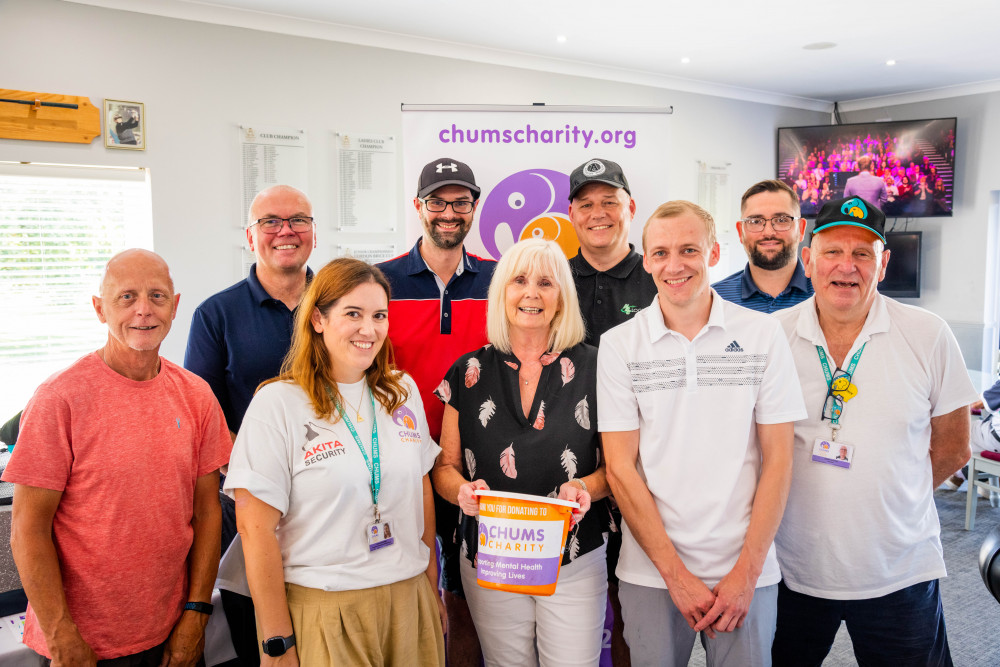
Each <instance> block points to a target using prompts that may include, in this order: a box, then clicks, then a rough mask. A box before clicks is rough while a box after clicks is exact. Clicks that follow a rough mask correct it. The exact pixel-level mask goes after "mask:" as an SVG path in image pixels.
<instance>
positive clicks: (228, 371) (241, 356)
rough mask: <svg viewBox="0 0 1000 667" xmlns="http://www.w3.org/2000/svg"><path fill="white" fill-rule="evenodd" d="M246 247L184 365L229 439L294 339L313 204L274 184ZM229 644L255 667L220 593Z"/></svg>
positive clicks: (254, 207) (228, 512)
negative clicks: (242, 262) (248, 257)
mask: <svg viewBox="0 0 1000 667" xmlns="http://www.w3.org/2000/svg"><path fill="white" fill-rule="evenodd" d="M246 236H247V243H248V244H249V245H250V250H252V251H253V253H254V255H255V256H256V257H257V261H256V263H254V265H253V266H251V267H250V275H248V276H247V277H246V278H245V279H244V280H241V281H239V282H238V283H236V284H235V285H233V286H231V287H228V288H226V289H224V290H222V291H221V292H219V293H218V294H215V295H214V296H210V297H209V298H208V299H206V300H205V301H204V302H203V303H202V304H201V305H200V306H198V308H197V309H196V310H195V311H194V316H193V317H192V318H191V330H190V333H189V334H188V341H187V351H186V352H185V354H184V367H185V368H186V369H188V370H189V371H191V372H193V373H195V374H197V375H199V376H201V377H202V378H203V379H204V380H205V381H206V382H208V384H209V386H210V387H211V388H212V392H213V393H214V394H215V397H216V398H218V399H219V403H220V404H221V405H222V412H223V413H224V414H225V416H226V422H227V423H228V425H229V434H230V436H232V438H233V440H235V439H236V432H237V431H239V429H240V424H242V423H243V415H244V414H245V413H246V410H247V406H249V405H250V399H252V398H253V394H254V391H256V389H257V385H259V384H260V383H261V382H263V381H264V380H267V379H270V378H272V377H274V376H276V375H277V374H278V371H279V370H280V369H281V362H282V360H283V359H284V358H285V353H286V352H288V347H289V346H290V345H291V341H292V325H293V322H294V319H295V308H296V307H297V306H298V304H299V300H300V299H301V298H302V293H303V292H305V289H306V284H307V283H308V282H309V279H310V278H312V271H310V270H309V268H308V267H307V266H306V262H307V261H308V260H309V255H310V254H311V253H312V250H313V248H314V247H315V244H316V228H315V225H314V224H313V218H312V204H311V203H310V202H309V198H308V197H306V195H305V194H304V193H302V192H300V191H299V190H296V189H295V188H293V187H291V186H288V185H275V186H273V187H270V188H267V189H265V190H261V191H260V192H259V193H257V196H256V197H254V200H253V203H251V204H250V216H249V220H248V221H247V228H246ZM222 510H223V543H222V550H223V552H225V550H226V548H227V547H228V546H229V543H230V542H232V540H233V537H235V530H236V520H235V510H234V506H233V504H232V500H229V499H228V498H223V501H222ZM222 603H223V607H224V608H225V611H226V618H227V620H228V621H229V628H230V634H231V635H232V639H233V646H234V647H235V648H236V653H237V655H239V658H240V661H241V663H242V664H243V665H258V664H260V653H259V651H258V649H259V646H260V645H259V644H258V643H257V632H256V628H255V625H254V613H253V603H252V602H251V600H250V598H249V597H246V596H243V595H238V594H236V593H233V592H230V591H222Z"/></svg>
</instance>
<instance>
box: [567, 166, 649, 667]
mask: <svg viewBox="0 0 1000 667" xmlns="http://www.w3.org/2000/svg"><path fill="white" fill-rule="evenodd" d="M634 215H635V200H634V199H632V195H631V191H630V190H629V185H628V181H627V180H626V179H625V174H624V173H623V172H622V168H621V167H620V166H619V165H618V164H617V163H615V162H612V161H611V160H603V159H599V158H595V159H592V160H588V161H587V162H584V163H583V164H581V165H580V166H579V167H577V168H576V169H574V170H573V173H572V174H570V177H569V219H570V221H571V222H572V223H573V229H574V230H576V236H577V239H579V241H580V251H579V252H578V253H577V254H576V257H574V258H572V259H571V260H569V265H570V268H571V269H572V271H573V282H574V283H575V284H576V292H577V296H578V298H579V300H580V312H581V314H582V315H583V321H584V323H586V325H587V339H586V342H587V343H589V344H590V345H595V346H596V345H599V344H600V340H601V336H602V335H603V334H604V332H605V331H607V330H608V329H611V328H612V327H615V326H618V325H619V324H621V323H622V322H625V321H627V320H630V319H632V316H633V315H635V314H636V313H637V312H639V311H640V310H641V309H643V308H645V307H646V306H648V305H650V304H651V303H653V300H654V299H655V298H656V284H655V283H654V282H653V278H652V276H650V275H649V273H647V272H646V270H645V269H644V268H642V256H641V255H639V253H637V252H636V251H635V247H634V246H633V245H632V244H631V243H629V242H628V233H629V226H630V225H631V222H632V217H633V216H634ZM611 507H613V508H614V509H613V510H612V515H611V532H610V533H609V534H608V596H609V597H610V599H611V605H612V608H613V610H614V617H615V620H614V626H613V628H612V633H611V654H612V659H613V662H614V664H615V665H616V667H620V666H621V665H628V664H629V651H628V645H627V644H626V643H625V638H624V636H623V635H622V631H623V629H624V626H623V625H622V622H621V605H620V604H619V602H618V577H617V576H616V575H615V568H616V567H617V565H618V554H619V552H620V551H621V546H622V536H621V531H620V530H619V526H620V525H621V513H620V512H619V511H618V509H617V507H615V506H614V505H613V504H612V505H611Z"/></svg>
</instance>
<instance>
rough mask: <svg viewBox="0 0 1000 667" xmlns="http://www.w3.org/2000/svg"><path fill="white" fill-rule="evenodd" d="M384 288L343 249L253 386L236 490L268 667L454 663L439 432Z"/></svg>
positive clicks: (236, 452) (234, 468)
mask: <svg viewBox="0 0 1000 667" xmlns="http://www.w3.org/2000/svg"><path fill="white" fill-rule="evenodd" d="M388 302H389V284H388V283H387V282H386V279H385V277H384V276H383V275H382V272H381V271H379V270H378V269H377V268H375V267H373V266H370V265H369V264H366V263H364V262H361V261H358V260H355V259H348V258H342V259H337V260H334V261H332V262H330V263H329V264H327V265H326V266H325V267H323V268H322V269H321V270H320V271H319V272H317V273H316V276H315V277H314V278H313V280H312V282H311V283H310V285H309V287H308V289H307V290H306V293H305V296H304V297H303V298H302V303H301V304H300V305H299V308H298V312H297V314H296V318H295V330H294V333H293V338H292V346H291V349H290V351H289V353H288V356H287V357H286V358H285V362H284V365H283V367H282V374H281V375H280V376H278V377H277V378H275V379H274V380H271V381H269V382H268V383H265V385H266V386H262V387H261V388H260V390H259V391H258V392H257V395H256V396H254V399H253V401H252V402H251V403H250V407H249V409H248V410H247V413H246V417H245V419H244V420H243V426H242V427H241V428H240V433H239V435H238V436H237V438H236V444H235V446H234V448H233V454H232V459H231V461H230V465H229V472H228V477H227V478H226V485H225V490H226V491H227V492H228V493H233V494H234V495H235V498H236V522H237V526H238V527H239V531H240V537H241V538H242V540H243V552H244V555H245V558H246V574H247V580H248V583H249V585H250V592H251V595H252V597H253V601H254V607H255V608H256V612H257V628H258V634H259V637H258V639H259V640H260V641H261V642H262V649H263V653H264V655H263V657H262V663H261V664H262V665H292V666H294V665H299V664H302V665H361V664H368V665H425V666H431V665H433V666H440V667H443V665H444V643H443V638H442V632H441V620H440V619H441V617H440V616H439V614H440V612H441V607H440V606H439V605H440V599H439V598H438V596H437V563H436V560H435V557H434V551H435V550H434V546H433V545H434V503H433V493H432V491H431V486H430V481H429V478H428V472H429V470H430V468H431V466H432V465H433V462H434V458H435V457H436V456H437V454H438V452H439V451H440V448H439V447H438V446H437V445H436V444H434V441H433V440H431V439H430V436H429V435H428V430H427V423H426V420H425V418H424V410H423V405H422V404H421V402H420V394H419V393H418V391H417V388H416V386H415V385H414V384H413V382H412V380H410V378H409V377H408V376H406V375H404V374H403V373H401V372H398V371H396V370H395V369H394V368H393V367H392V365H391V363H390V359H391V349H390V344H389V342H388V341H387V340H386V339H385V338H386V332H387V330H388Z"/></svg>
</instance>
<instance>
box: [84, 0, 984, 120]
mask: <svg viewBox="0 0 1000 667" xmlns="http://www.w3.org/2000/svg"><path fill="white" fill-rule="evenodd" d="M71 1H73V2H79V3H82V4H89V5H97V6H102V7H111V8H115V9H123V10H128V11H135V12H144V13H150V14H157V15H162V16H171V17H174V18H183V19H190V20H197V21H206V22H210V23H217V24H222V25H232V26H239V27H245V28H253V29H259V30H269V31H273V32H280V33H287V34H295V35H302V36H309V37H316V38H320V39H330V40H334V41H340V42H348V43H353V44H362V45H368V46H376V47H382V48H390V49H395V50H401V51H410V52H416V53H423V54H432V55H441V56H446V57H451V58H461V59H465V60H472V61H476V62H487V63H494V64H502V65H512V66H516V67H525V68H529V69H535V70H540V71H547V72H558V73H563V74H576V75H584V76H592V77H595V78H600V79H612V80H616V81H626V82H630V83H639V84H644V85H652V86H657V87H662V88H669V89H673V90H683V91H691V92H701V93H706V94H712V95H721V96H725V97H734V98H738V99H747V100H752V101H762V102H770V103H777V104H785V105H788V106H796V107H802V108H811V109H818V110H827V109H829V108H831V103H832V102H842V103H843V102H845V101H855V105H854V106H855V108H858V107H859V106H875V105H876V104H874V103H873V104H871V105H863V104H858V101H860V100H866V99H870V98H879V99H881V98H885V97H886V96H890V97H900V96H902V97H904V98H906V97H907V96H909V97H913V98H914V101H916V99H932V98H936V97H949V96H953V95H958V94H968V93H970V92H983V91H984V90H1000V2H998V0H953V1H952V2H947V3H939V2H934V1H931V0H908V1H901V0H841V1H840V2H839V3H832V2H815V1H813V2H802V1H801V0H800V1H798V2H792V1H790V0H757V2H745V1H744V2H740V1H739V0H701V1H700V2H699V1H698V0H694V1H693V2H692V1H689V2H683V3H681V2H676V0H660V1H654V0H618V1H617V2H616V3H611V2H599V1H597V0H501V1H500V2H497V1H493V2H485V1H484V0H423V1H420V2H418V1H414V0H371V1H369V2H358V1H356V0H354V1H351V2H348V1H346V0H212V1H211V2H193V1H191V0H71ZM831 45H832V46H831ZM824 46H825V47H826V48H817V47H824ZM683 59H687V61H686V62H685V61H683ZM888 61H894V62H895V64H894V65H891V66H890V65H887V64H886V63H887V62H888ZM897 101H905V100H897Z"/></svg>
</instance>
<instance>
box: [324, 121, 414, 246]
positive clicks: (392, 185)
mask: <svg viewBox="0 0 1000 667" xmlns="http://www.w3.org/2000/svg"><path fill="white" fill-rule="evenodd" d="M337 189H338V192H339V195H340V197H339V202H340V205H339V210H338V216H337V219H338V227H337V229H339V230H340V231H345V232H365V233H369V232H392V231H395V230H396V217H397V215H398V211H399V208H398V201H397V199H396V196H397V192H396V138H395V137H394V136H391V135H384V134H348V133H346V132H338V133H337Z"/></svg>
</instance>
